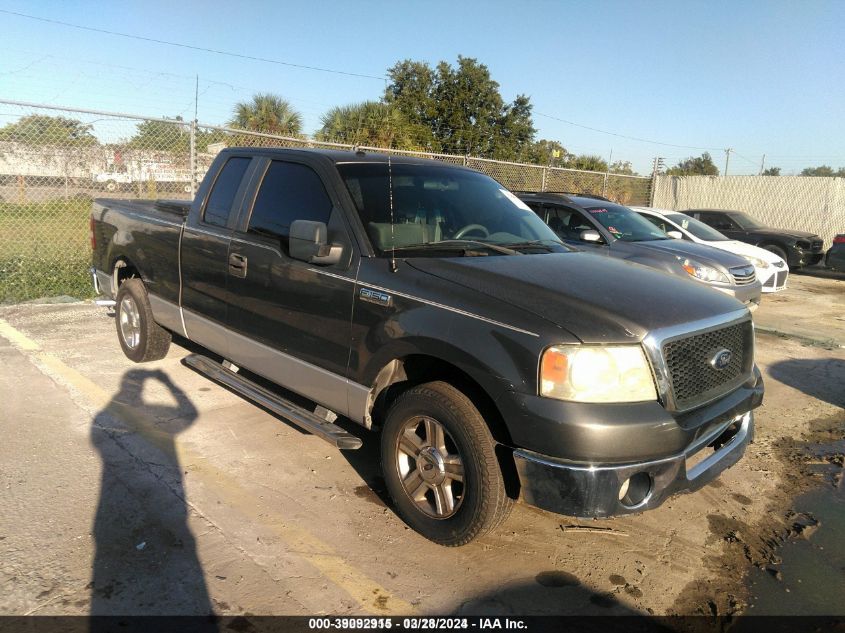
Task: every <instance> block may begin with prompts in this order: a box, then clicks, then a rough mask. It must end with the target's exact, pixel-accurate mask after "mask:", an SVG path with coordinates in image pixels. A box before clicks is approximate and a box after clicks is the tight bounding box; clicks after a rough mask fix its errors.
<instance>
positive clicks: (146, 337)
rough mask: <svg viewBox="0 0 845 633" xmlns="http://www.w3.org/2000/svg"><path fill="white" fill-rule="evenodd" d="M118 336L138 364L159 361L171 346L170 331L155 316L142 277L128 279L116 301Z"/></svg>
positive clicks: (124, 350)
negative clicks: (157, 321)
mask: <svg viewBox="0 0 845 633" xmlns="http://www.w3.org/2000/svg"><path fill="white" fill-rule="evenodd" d="M115 304H116V305H115V323H116V325H117V339H118V340H119V341H120V347H121V348H122V349H123V353H124V354H126V357H127V358H129V359H130V360H133V361H135V362H136V363H144V362H147V361H151V360H158V359H160V358H164V357H165V356H166V355H167V350H168V349H169V348H170V340H171V336H170V332H168V331H167V330H165V329H164V328H163V327H161V326H160V325H159V324H158V323H156V322H155V320H154V319H153V311H152V308H151V307H150V300H149V298H148V297H147V290H146V288H144V284H143V282H142V281H141V280H140V279H134V278H133V279H127V280H126V281H124V282H123V283H122V284H121V285H120V289H119V290H118V291H117V299H116V300H115Z"/></svg>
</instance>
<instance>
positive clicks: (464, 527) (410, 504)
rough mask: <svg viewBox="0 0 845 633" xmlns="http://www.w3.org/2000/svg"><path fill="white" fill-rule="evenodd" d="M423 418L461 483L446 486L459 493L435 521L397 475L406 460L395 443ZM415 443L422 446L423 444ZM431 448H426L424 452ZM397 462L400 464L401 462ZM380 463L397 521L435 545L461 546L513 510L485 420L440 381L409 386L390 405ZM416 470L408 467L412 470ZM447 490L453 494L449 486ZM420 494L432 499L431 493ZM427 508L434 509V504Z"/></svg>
mask: <svg viewBox="0 0 845 633" xmlns="http://www.w3.org/2000/svg"><path fill="white" fill-rule="evenodd" d="M426 418H428V419H431V420H434V421H436V422H437V423H438V424H439V425H440V426H442V427H443V428H444V429H445V431H446V433H447V435H446V438H447V439H446V441H447V442H448V443H449V445H450V446H451V449H450V450H448V451H446V452H451V450H452V449H454V450H456V451H457V453H456V454H457V456H458V458H459V460H460V463H461V468H462V474H463V475H462V481H461V482H460V483H458V482H450V485H455V484H457V486H459V491H460V494H459V495H455V501H453V503H454V508H455V509H454V510H453V514H451V515H448V516H444V517H440V518H438V517H436V516H432V515H430V514H427V513H426V511H424V510H423V509H421V507H420V505H419V504H420V503H423V502H422V501H421V500H418V501H415V500H414V499H413V498H412V496H411V494H410V493H408V492H407V491H406V489H405V487H404V485H403V483H402V481H403V476H402V474H401V473H400V470H401V468H402V465H401V463H409V462H410V461H411V460H408V458H407V456H406V454H405V453H403V452H402V451H400V448H399V444H400V440H401V439H403V437H404V436H405V433H406V432H407V431H406V429H407V428H408V425H414V424H415V420H416V419H426ZM418 439H420V438H418ZM420 441H421V443H422V444H423V445H426V442H425V441H424V439H420ZM430 449H431V445H430V444H428V445H427V449H426V450H430ZM400 459H401V460H404V461H403V462H401V463H400ZM417 461H418V462H419V463H420V464H421V468H425V469H427V470H431V467H430V466H424V465H423V464H424V460H417ZM381 463H382V472H383V474H384V479H385V483H386V485H387V490H388V492H389V493H390V496H391V497H392V498H393V502H394V504H395V507H396V510H397V512H398V514H399V516H400V517H401V518H402V519H403V520H404V521H405V523H407V524H408V525H409V526H410V527H411V528H413V529H414V530H416V531H417V532H419V533H420V534H421V535H423V536H424V537H426V538H427V539H429V540H431V541H434V542H435V543H438V544H440V545H445V546H448V547H457V546H460V545H466V544H467V543H469V542H470V541H472V540H474V539H476V538H478V537H479V536H482V535H484V534H486V533H488V532H490V531H492V530H494V529H495V528H496V527H498V526H499V525H500V524H501V523H502V522H503V521H504V520H505V519H506V518H507V516H508V514H509V513H510V510H511V508H512V507H513V501H512V500H511V499H510V498H509V497H508V495H507V493H506V491H505V482H504V478H503V476H502V471H501V468H500V466H499V462H498V460H497V458H496V452H495V442H494V440H493V437H492V436H491V434H490V430H489V429H488V427H487V425H486V423H485V422H484V418H482V417H481V414H480V413H479V412H478V409H476V408H475V406H474V405H473V404H472V402H471V401H470V400H469V398H467V397H466V396H465V395H464V394H463V393H461V392H460V391H458V390H457V389H455V388H454V387H452V386H451V385H449V384H447V383H445V382H429V383H425V384H422V385H418V386H416V387H412V388H411V389H408V390H407V391H405V392H404V393H403V394H401V395H400V396H399V397H398V398H397V399H396V400H395V401H394V403H393V404H392V405H391V406H390V408H389V409H388V411H387V415H386V419H385V424H384V428H383V429H382V433H381ZM415 463H416V462H415ZM416 470H417V469H416V468H412V471H416ZM419 472H420V473H421V472H422V470H420V471H419ZM417 478H418V480H420V479H421V476H420V475H417ZM405 480H406V481H408V479H407V478H406V479H405ZM421 489H422V487H421ZM450 490H453V489H451V487H450ZM424 495H425V496H426V497H429V498H430V496H434V497H436V496H437V495H436V493H435V492H434V489H431V488H429V489H427V490H426V491H425V493H424ZM449 496H450V497H451V496H452V492H450V493H449ZM430 503H431V504H432V505H433V504H434V501H431V502H430Z"/></svg>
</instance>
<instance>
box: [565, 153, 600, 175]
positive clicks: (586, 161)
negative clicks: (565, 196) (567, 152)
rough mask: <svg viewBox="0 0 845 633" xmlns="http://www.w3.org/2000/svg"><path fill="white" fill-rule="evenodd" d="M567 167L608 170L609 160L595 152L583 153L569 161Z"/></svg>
mask: <svg viewBox="0 0 845 633" xmlns="http://www.w3.org/2000/svg"><path fill="white" fill-rule="evenodd" d="M567 167H570V168H572V169H583V170H585V171H607V169H608V168H607V161H605V160H604V159H603V158H602V157H601V156H596V155H595V154H581V155H580V156H576V157H575V158H573V159H572V160H571V161H569V164H568V165H567Z"/></svg>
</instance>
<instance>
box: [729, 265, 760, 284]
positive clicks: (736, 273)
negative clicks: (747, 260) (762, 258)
mask: <svg viewBox="0 0 845 633" xmlns="http://www.w3.org/2000/svg"><path fill="white" fill-rule="evenodd" d="M730 273H731V277H733V278H734V283H735V284H736V285H737V286H747V285H748V284H753V283H754V282H755V281H757V274H756V273H755V272H754V266H737V267H736V268H731V269H730Z"/></svg>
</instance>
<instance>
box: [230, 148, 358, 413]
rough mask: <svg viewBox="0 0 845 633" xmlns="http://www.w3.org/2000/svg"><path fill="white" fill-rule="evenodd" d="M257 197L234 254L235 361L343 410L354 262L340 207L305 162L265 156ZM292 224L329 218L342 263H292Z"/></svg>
mask: <svg viewBox="0 0 845 633" xmlns="http://www.w3.org/2000/svg"><path fill="white" fill-rule="evenodd" d="M264 161H265V164H264V165H263V166H261V167H260V168H259V172H263V173H260V175H259V174H257V175H256V180H257V181H258V182H259V183H260V184H259V186H258V191H257V194H256V196H255V200H254V202H253V204H252V205H251V207H250V205H244V216H243V217H242V218H241V219H240V221H239V222H238V227H237V229H236V231H235V233H234V234H233V237H232V246H231V248H230V251H229V259H230V262H231V264H230V270H229V286H230V288H231V289H232V296H233V297H236V300H234V301H233V302H232V304H231V305H230V306H229V317H228V319H229V324H230V328H231V330H232V331H233V332H234V335H233V337H232V340H231V342H230V352H229V356H230V358H231V359H232V360H233V361H235V362H240V363H241V364H243V366H245V367H247V368H249V369H251V370H252V371H254V372H256V373H259V374H261V375H263V376H265V377H266V378H268V379H270V380H273V381H274V382H277V383H280V384H284V385H285V386H286V387H288V388H290V389H291V390H293V391H296V392H298V393H300V394H302V395H304V396H306V397H307V398H309V399H311V400H314V401H317V402H320V403H321V404H324V405H325V406H327V407H329V408H331V409H332V410H334V411H336V412H338V413H341V414H346V413H347V394H346V388H347V387H346V374H347V367H348V362H349V348H350V339H351V322H352V302H353V297H354V291H355V266H354V265H353V264H357V256H355V254H354V253H353V248H352V242H351V240H350V238H349V231H348V229H347V227H346V222H345V219H344V217H343V214H342V211H341V209H340V208H339V206H338V205H337V204H335V201H333V200H332V197H331V196H330V194H329V192H328V190H327V188H326V186H325V185H324V183H323V180H322V179H321V177H320V176H319V175H318V173H317V172H316V171H315V169H314V168H312V167H311V166H309V165H308V164H305V163H299V162H292V161H282V160H269V159H264ZM294 220H311V221H315V222H323V223H325V224H326V225H327V226H328V229H329V230H328V237H329V242H330V243H341V244H343V245H344V256H343V257H342V258H341V263H339V264H337V265H334V266H328V267H321V266H318V265H315V264H310V263H307V262H303V261H299V260H295V259H292V258H291V257H290V256H289V250H288V236H289V233H290V225H291V223H292V222H293V221H294Z"/></svg>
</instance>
